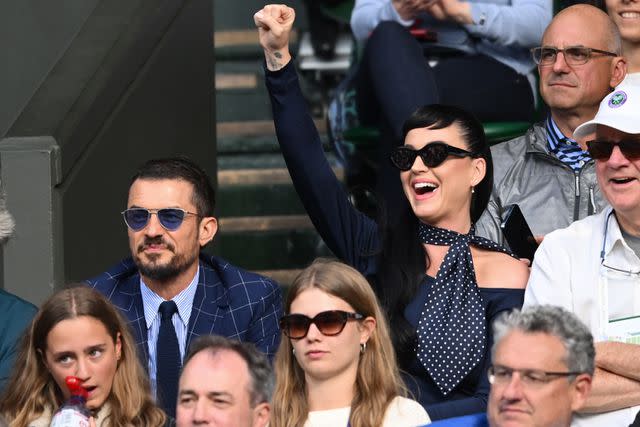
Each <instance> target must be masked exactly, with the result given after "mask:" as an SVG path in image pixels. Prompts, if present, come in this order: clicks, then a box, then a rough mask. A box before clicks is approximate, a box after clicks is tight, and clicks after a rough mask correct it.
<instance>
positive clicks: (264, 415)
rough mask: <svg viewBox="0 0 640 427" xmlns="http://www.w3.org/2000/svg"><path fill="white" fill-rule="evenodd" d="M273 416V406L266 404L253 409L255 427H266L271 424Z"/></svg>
mask: <svg viewBox="0 0 640 427" xmlns="http://www.w3.org/2000/svg"><path fill="white" fill-rule="evenodd" d="M270 415H271V406H270V405H269V404H268V403H266V402H263V403H260V404H258V405H257V406H256V407H255V408H253V426H252V427H265V426H266V425H267V424H269V416H270Z"/></svg>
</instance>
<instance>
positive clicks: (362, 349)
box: [360, 342, 367, 354]
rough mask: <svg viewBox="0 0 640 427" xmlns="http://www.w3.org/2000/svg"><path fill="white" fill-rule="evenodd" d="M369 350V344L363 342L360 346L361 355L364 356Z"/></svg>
mask: <svg viewBox="0 0 640 427" xmlns="http://www.w3.org/2000/svg"><path fill="white" fill-rule="evenodd" d="M366 349H367V343H366V342H363V343H362V344H360V354H364V351H365V350H366Z"/></svg>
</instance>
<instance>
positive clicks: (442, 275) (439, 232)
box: [417, 223, 513, 396]
mask: <svg viewBox="0 0 640 427" xmlns="http://www.w3.org/2000/svg"><path fill="white" fill-rule="evenodd" d="M474 233H475V230H474V229H473V226H472V227H471V230H470V232H469V234H459V233H456V232H455V231H451V230H445V229H442V228H437V227H433V226H430V225H427V224H424V223H420V227H419V229H418V236H419V238H420V241H421V242H422V243H425V244H430V245H441V246H449V250H448V251H447V253H446V255H445V257H444V260H443V261H442V264H441V265H440V269H439V270H438V273H437V274H436V279H435V284H434V285H433V286H432V287H431V289H430V291H429V294H428V295H427V302H426V304H425V306H424V309H423V311H422V314H421V315H420V321H419V322H418V330H417V336H418V350H417V356H418V359H419V360H420V362H421V363H422V365H423V366H424V367H425V369H426V370H427V372H429V375H431V378H432V379H433V380H434V382H435V383H436V385H437V386H438V388H439V389H440V391H441V392H442V394H443V395H445V396H446V395H447V394H449V393H450V392H451V391H452V390H453V389H454V388H455V387H456V386H457V385H458V384H459V383H460V382H461V381H462V380H463V379H464V378H465V377H466V376H467V375H468V374H469V372H471V370H472V369H473V368H474V367H475V366H476V365H477V364H478V363H479V362H480V360H482V357H483V355H484V352H485V347H486V343H487V331H486V328H487V326H486V321H485V317H484V307H483V305H482V297H481V295H480V291H479V290H478V284H477V283H476V273H475V269H474V268H473V258H472V257H471V250H470V249H469V245H470V244H472V245H474V246H477V247H480V248H483V249H488V250H492V251H500V252H505V253H507V254H509V255H511V253H510V252H509V251H507V250H506V249H505V248H503V247H501V246H500V245H498V244H497V243H494V242H492V241H491V240H488V239H485V238H483V237H479V236H476V235H474ZM512 256H513V255H512Z"/></svg>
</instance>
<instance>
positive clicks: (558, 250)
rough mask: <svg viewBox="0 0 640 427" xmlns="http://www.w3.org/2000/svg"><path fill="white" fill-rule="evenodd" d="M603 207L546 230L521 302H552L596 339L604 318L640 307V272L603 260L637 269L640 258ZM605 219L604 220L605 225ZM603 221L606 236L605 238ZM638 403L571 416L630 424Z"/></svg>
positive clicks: (578, 420) (594, 425)
mask: <svg viewBox="0 0 640 427" xmlns="http://www.w3.org/2000/svg"><path fill="white" fill-rule="evenodd" d="M610 213H611V208H607V209H605V210H604V211H602V212H600V213H599V214H597V215H592V216H590V217H587V218H585V219H583V220H580V221H576V222H574V223H573V224H571V225H570V226H569V227H567V228H564V229H561V230H556V231H554V232H552V233H549V234H548V235H547V236H545V238H544V240H543V242H542V244H541V245H540V248H539V249H538V251H537V252H536V254H535V259H534V262H533V266H532V268H531V276H530V277H529V283H528V284H527V289H526V291H525V297H524V306H525V307H527V306H530V305H536V304H552V305H557V306H561V307H564V308H565V309H567V310H569V311H571V312H573V313H574V314H576V315H577V316H578V317H579V318H580V320H582V321H583V322H584V323H585V324H586V325H587V327H588V328H589V330H590V331H591V333H592V334H593V337H594V340H595V341H602V340H603V339H604V337H605V336H606V335H607V331H608V321H609V320H612V319H616V318H620V317H624V316H626V315H628V314H629V313H636V314H637V313H640V311H638V310H640V275H639V274H625V273H617V272H613V271H612V270H611V269H608V268H606V267H604V266H603V265H602V255H604V264H605V265H608V266H611V267H615V268H620V269H622V270H626V271H631V272H640V258H638V256H637V255H636V254H635V252H634V251H633V250H632V249H631V248H630V247H629V246H628V245H627V243H626V242H625V241H624V239H623V237H622V233H621V232H620V227H619V225H618V221H617V220H616V217H615V215H609V214H610ZM607 221H608V226H607ZM605 227H607V229H606V238H605ZM639 410H640V406H635V407H631V408H626V409H621V410H618V411H612V412H607V413H603V414H598V415H590V416H579V415H576V416H574V420H573V423H572V426H573V427H587V426H589V427H601V426H628V425H629V424H631V423H632V422H633V420H634V418H635V415H636V413H637V412H638V411H639Z"/></svg>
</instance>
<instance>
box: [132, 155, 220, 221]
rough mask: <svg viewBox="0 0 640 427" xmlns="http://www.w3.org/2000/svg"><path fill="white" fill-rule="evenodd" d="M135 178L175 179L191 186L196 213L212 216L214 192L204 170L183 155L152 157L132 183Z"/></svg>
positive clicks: (134, 177) (137, 173) (139, 170)
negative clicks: (161, 157) (162, 157)
mask: <svg viewBox="0 0 640 427" xmlns="http://www.w3.org/2000/svg"><path fill="white" fill-rule="evenodd" d="M137 179H150V180H159V179H177V180H183V181H186V182H188V183H190V184H191V185H192V186H193V197H192V202H193V204H194V205H195V207H196V209H197V211H198V215H200V216H203V217H206V216H213V210H214V208H215V204H216V202H215V200H216V193H215V190H214V189H213V186H212V185H211V182H210V181H209V177H208V176H207V174H206V173H205V171H204V170H202V168H201V167H200V166H198V165H197V164H195V163H194V162H193V161H191V160H190V159H188V158H187V157H184V156H179V157H169V158H164V159H153V160H149V161H148V162H146V163H145V164H143V165H142V166H141V167H140V168H139V169H138V171H137V172H136V174H135V175H134V176H133V178H132V179H131V184H133V183H134V182H135V181H136V180H137Z"/></svg>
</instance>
